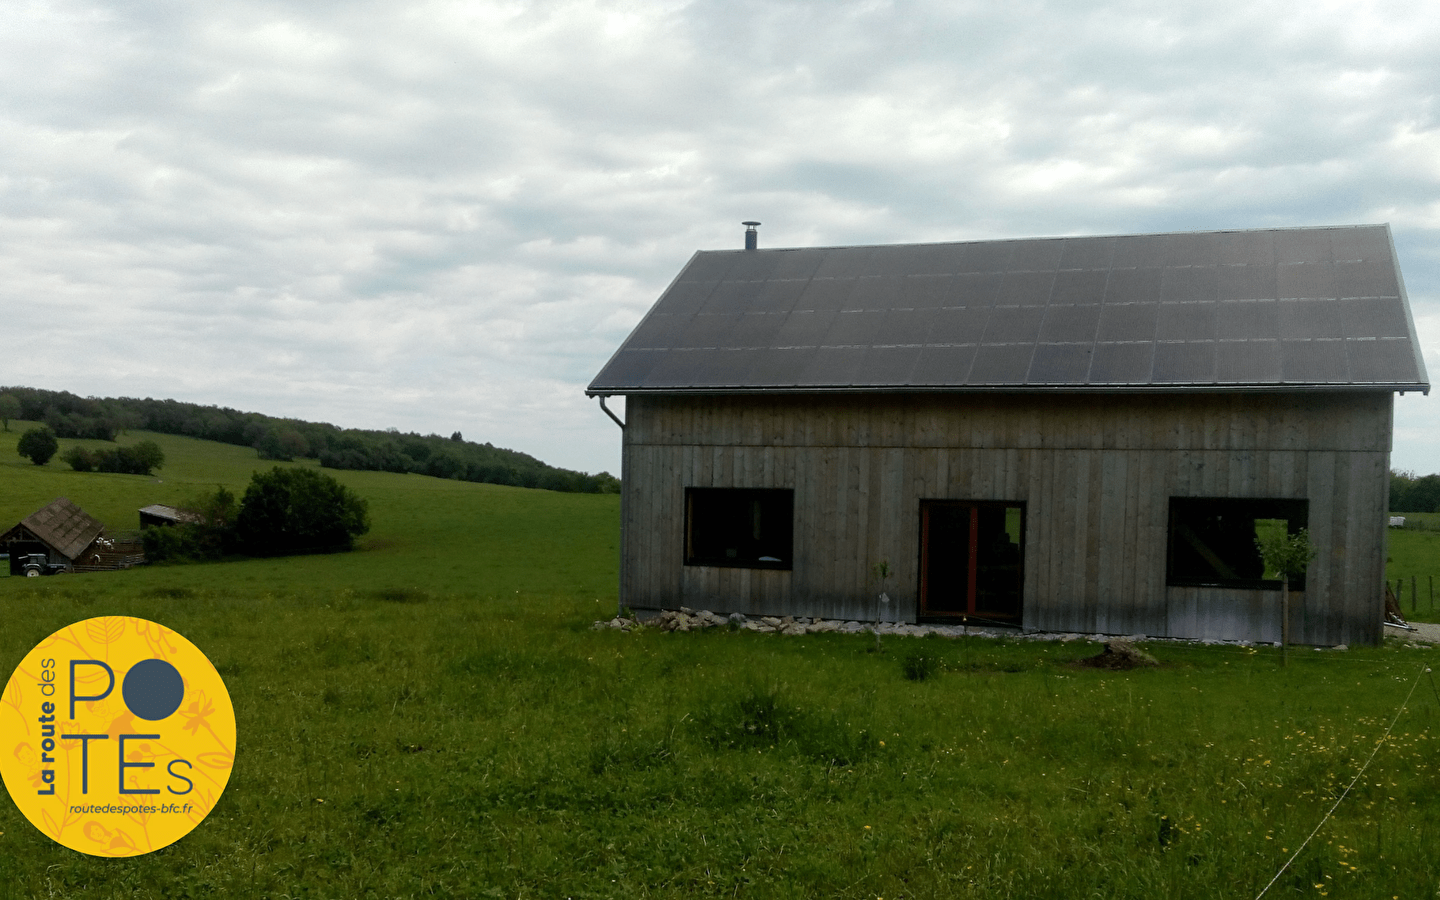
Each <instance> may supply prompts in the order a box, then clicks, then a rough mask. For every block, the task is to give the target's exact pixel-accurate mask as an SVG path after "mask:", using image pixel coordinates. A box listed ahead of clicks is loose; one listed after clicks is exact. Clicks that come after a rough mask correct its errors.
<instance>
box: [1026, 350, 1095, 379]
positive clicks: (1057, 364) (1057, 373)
mask: <svg viewBox="0 0 1440 900" xmlns="http://www.w3.org/2000/svg"><path fill="white" fill-rule="evenodd" d="M1094 349H1095V345H1094V344H1038V345H1036V347H1035V354H1034V356H1033V357H1031V360H1030V372H1029V375H1028V376H1027V377H1026V379H1025V381H1026V382H1027V383H1029V384H1084V383H1085V380H1086V378H1087V377H1088V375H1089V374H1090V357H1091V356H1092V354H1093V353H1094Z"/></svg>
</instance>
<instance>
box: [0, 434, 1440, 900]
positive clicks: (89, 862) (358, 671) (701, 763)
mask: <svg viewBox="0 0 1440 900" xmlns="http://www.w3.org/2000/svg"><path fill="white" fill-rule="evenodd" d="M12 427H14V426H12ZM143 437H150V438H151V439H154V440H156V441H157V442H159V443H161V445H162V447H164V449H165V452H166V454H167V459H168V460H169V462H167V465H166V467H165V468H164V469H163V470H161V472H160V473H159V477H158V478H150V479H145V478H138V477H134V476H115V475H95V474H86V475H79V474H76V473H71V472H68V471H64V467H63V465H61V464H57V463H52V464H51V465H50V466H48V467H46V468H45V469H44V470H39V469H36V468H35V467H33V466H31V465H30V464H29V463H28V462H25V461H23V460H20V459H19V457H14V456H13V449H7V448H6V446H5V445H4V441H5V440H7V439H8V440H11V441H13V435H12V436H3V435H0V521H14V520H17V519H18V518H19V517H21V516H23V515H25V514H27V513H28V512H30V511H33V510H34V509H35V508H38V506H40V505H41V504H43V503H46V502H48V501H49V500H51V499H53V498H54V497H55V496H58V495H61V494H64V495H66V496H69V497H70V498H71V499H73V500H75V501H76V502H78V503H80V504H81V505H82V506H84V507H85V508H86V509H88V510H92V511H93V512H95V514H96V515H97V516H98V517H100V518H102V519H104V520H106V521H107V522H109V523H110V524H111V526H112V528H123V527H133V524H134V521H135V520H134V518H133V517H134V510H135V509H136V508H137V507H138V506H141V505H144V504H146V503H151V502H167V501H174V500H178V499H181V498H183V497H185V496H188V495H190V494H193V493H195V492H197V491H199V490H202V489H208V488H211V487H213V486H214V484H216V483H222V484H227V485H229V486H231V487H232V488H239V487H242V486H243V484H244V483H245V481H246V480H248V477H249V473H250V471H251V470H253V469H255V468H258V467H262V466H268V465H269V464H268V463H261V462H259V461H258V460H256V459H255V458H254V456H253V454H251V453H249V452H248V451H245V450H243V449H238V448H232V447H220V446H218V445H213V444H202V443H199V442H193V441H186V440H185V439H181V438H173V437H165V436H158V435H132V436H130V437H128V438H126V440H138V439H141V438H143ZM66 443H68V442H66ZM7 457H9V458H13V459H14V460H15V461H16V463H18V465H17V464H12V463H11V462H10V461H9V458H7ZM335 474H336V475H337V477H339V478H341V480H343V481H345V483H347V484H349V485H350V486H351V487H353V488H354V489H355V490H356V491H358V492H359V493H360V494H361V495H362V496H365V497H367V498H369V500H370V502H371V505H372V517H373V519H374V522H375V530H374V532H373V533H372V534H371V535H369V536H367V538H366V539H365V542H364V545H363V547H362V549H361V550H360V551H359V552H356V553H352V554H344V555H337V556H315V557H306V558H302V559H292V560H280V561H255V562H230V563H222V564H215V565H206V566H174V567H151V568H148V569H140V570H134V571H131V572H125V573H106V574H99V575H83V576H65V577H58V578H45V579H20V578H9V579H4V580H0V604H3V610H4V615H3V616H0V672H3V673H4V674H7V675H8V673H9V671H10V669H11V668H12V667H13V666H14V665H15V663H16V662H17V661H18V659H19V658H20V657H21V656H22V655H23V654H24V653H25V652H26V651H27V650H28V649H29V648H30V647H31V646H33V645H34V644H35V643H36V642H37V641H39V640H40V639H41V638H43V637H44V636H46V635H48V634H49V633H51V632H52V631H54V630H56V629H57V628H59V627H61V626H63V625H65V624H68V623H70V622H73V621H76V620H78V619H82V618H87V617H91V616H98V615H107V614H127V615H137V616H143V617H146V618H151V619H155V620H157V621H160V622H163V623H165V624H167V625H169V626H171V627H173V628H175V629H176V630H178V631H179V632H180V633H182V634H184V635H186V636H187V637H189V638H190V639H191V640H193V641H194V642H196V643H197V644H198V645H199V646H200V647H201V648H202V649H204V650H205V651H206V652H207V653H208V654H209V656H210V658H211V659H212V660H214V662H215V663H216V665H217V667H218V668H219V670H220V672H221V673H222V674H223V675H224V677H225V680H226V683H227V685H228V687H229V690H230V693H231V696H232V698H233V700H234V703H235V710H236V718H237V724H238V727H239V751H238V758H237V762H236V767H235V771H234V775H233V777H232V779H231V782H230V785H229V787H228V789H227V790H226V793H225V795H224V797H223V798H222V800H221V801H220V804H219V805H218V806H217V808H216V809H215V811H214V812H213V813H212V814H211V815H210V817H209V818H208V819H206V821H205V822H204V824H202V825H201V826H200V827H199V828H198V829H197V830H196V831H195V832H194V833H192V834H190V835H189V836H188V837H186V838H184V839H182V840H181V841H179V842H178V843H176V844H175V845H173V846H171V847H169V848H166V849H165V850H162V851H159V852H157V853H154V854H150V855H148V856H143V857H137V858H133V859H128V860H103V859H95V858H90V857H85V856H82V855H80V854H77V853H74V852H72V851H69V850H67V849H65V848H62V847H60V846H58V845H56V844H53V843H51V842H50V841H48V840H47V839H45V838H44V837H42V836H41V835H40V834H39V833H38V832H37V831H36V830H35V829H34V828H32V827H31V826H30V825H29V824H28V823H27V822H25V821H24V819H23V818H22V817H21V816H20V815H19V814H18V812H17V811H16V810H15V808H14V807H13V805H11V804H10V803H9V801H8V800H6V801H4V802H3V803H0V898H8V897H26V898H29V897H57V896H58V897H68V896H85V897H132V896H133V897H155V898H177V897H202V896H203V897H211V896H233V897H336V898H342V897H344V898H349V897H424V896H437V897H506V898H519V897H570V896H573V897H617V898H619V897H627V898H628V897H680V896H716V897H720V896H724V897H816V898H822V897H824V898H828V897H843V898H875V897H883V898H898V897H936V898H940V897H945V898H949V897H961V898H965V897H975V898H980V897H984V898H995V897H1027V898H1028V897H1057V898H1059V897H1064V898H1076V897H1119V898H1130V897H1135V898H1140V897H1144V898H1156V897H1196V898H1200V897H1205V898H1213V897H1226V898H1229V897H1236V898H1253V897H1255V896H1256V894H1257V893H1258V892H1259V891H1260V889H1261V888H1263V887H1264V886H1265V884H1266V883H1267V882H1269V880H1270V879H1271V877H1272V876H1273V875H1274V874H1275V873H1276V872H1277V871H1278V870H1279V868H1280V866H1281V865H1282V863H1283V862H1284V861H1285V860H1286V859H1287V858H1288V857H1289V855H1290V854H1291V853H1292V852H1293V851H1294V850H1295V849H1296V848H1297V847H1299V846H1300V844H1299V842H1300V841H1302V840H1304V838H1305V837H1306V835H1308V834H1309V833H1310V832H1311V830H1312V829H1314V828H1315V826H1316V825H1317V824H1318V823H1319V822H1320V821H1321V819H1322V817H1323V816H1324V815H1325V813H1326V811H1327V810H1328V809H1329V808H1330V806H1331V804H1332V803H1333V802H1334V799H1335V798H1336V797H1337V796H1339V794H1340V792H1341V791H1342V790H1343V788H1344V786H1345V785H1346V784H1348V783H1349V781H1350V780H1351V779H1352V778H1353V777H1354V775H1355V774H1356V772H1357V771H1359V769H1360V767H1361V766H1362V765H1363V764H1364V763H1365V761H1366V759H1367V758H1368V757H1369V755H1370V753H1371V751H1372V750H1373V749H1374V748H1375V747H1376V746H1377V742H1379V741H1380V739H1381V736H1382V735H1383V734H1384V733H1385V731H1386V728H1387V727H1388V726H1389V725H1390V724H1391V721H1392V719H1394V720H1395V726H1394V731H1393V733H1392V734H1391V737H1390V739H1389V740H1388V741H1385V742H1384V744H1383V746H1382V747H1381V749H1380V750H1379V752H1378V754H1377V755H1376V756H1375V758H1374V762H1373V763H1372V764H1371V767H1370V768H1369V769H1368V770H1367V771H1366V774H1365V777H1364V779H1363V780H1362V781H1361V782H1360V783H1359V784H1357V785H1356V787H1355V788H1354V790H1353V791H1351V793H1350V794H1349V795H1348V796H1347V797H1346V799H1345V800H1344V802H1343V803H1342V804H1341V805H1340V807H1339V809H1338V810H1337V812H1336V813H1335V816H1334V817H1333V818H1332V819H1330V820H1329V822H1328V823H1327V824H1326V826H1325V827H1324V828H1323V829H1321V831H1320V832H1319V834H1318V836H1317V837H1316V839H1315V840H1314V841H1313V842H1312V843H1311V845H1310V846H1309V847H1308V848H1307V849H1306V851H1305V852H1304V853H1303V854H1302V856H1301V857H1300V859H1299V860H1298V862H1297V864H1296V865H1295V867H1294V868H1292V869H1291V870H1290V871H1289V872H1287V873H1286V875H1284V876H1283V877H1282V878H1281V879H1280V881H1279V882H1278V883H1277V884H1276V886H1275V888H1273V889H1272V891H1271V893H1270V894H1269V895H1267V896H1296V895H1304V896H1334V897H1360V898H1372V897H1373V898H1395V897H1406V898H1409V897H1434V896H1436V895H1437V892H1440V854H1436V853H1435V852H1434V849H1433V848H1434V843H1435V840H1436V838H1437V836H1440V803H1437V802H1436V801H1435V799H1434V798H1435V796H1436V792H1437V789H1440V770H1437V768H1436V763H1435V747H1434V746H1433V745H1434V744H1435V743H1436V742H1437V737H1440V735H1437V726H1440V691H1437V689H1436V687H1435V682H1433V681H1431V680H1430V678H1431V676H1429V675H1427V674H1425V669H1426V667H1427V665H1428V663H1429V662H1430V661H1431V660H1432V659H1434V658H1436V657H1437V655H1440V651H1432V650H1420V649H1411V648H1408V647H1402V646H1399V645H1391V646H1387V647H1383V648H1370V649H1356V650H1351V651H1349V652H1337V651H1329V650H1326V651H1314V650H1308V649H1305V650H1293V651H1292V652H1291V654H1290V656H1291V661H1290V666H1289V667H1288V668H1286V669H1281V668H1280V666H1279V655H1278V651H1275V650H1272V649H1269V648H1261V649H1250V648H1239V647H1200V646H1187V645H1179V644H1166V643H1158V642H1157V643H1152V644H1149V645H1147V649H1148V650H1149V651H1150V652H1152V653H1153V654H1155V655H1156V656H1157V657H1159V659H1160V660H1161V662H1162V663H1163V664H1164V665H1163V666H1162V667H1160V668H1157V669H1141V670H1134V671H1129V672H1110V671H1100V670H1092V669H1084V668H1076V667H1075V666H1074V665H1073V663H1074V662H1075V661H1076V660H1077V659H1080V658H1082V657H1085V656H1089V655H1093V654H1094V653H1095V652H1096V650H1097V647H1096V646H1095V645H1094V644H1089V643H1085V642H1076V643H1038V642H1034V643H1032V642H1022V641H996V640H985V639H978V638H976V639H967V640H962V641H944V640H940V639H934V638H927V639H902V638H887V639H886V640H885V643H884V645H883V649H882V650H881V651H880V652H875V650H874V640H873V638H871V637H870V636H868V635H851V636H847V635H834V634H832V635H810V636H806V637H803V638H780V637H775V636H772V635H760V634H753V633H749V632H738V633H731V632H724V631H717V632H706V633H698V632H697V633H688V634H662V633H654V632H648V631H647V632H641V633H637V634H624V633H620V632H615V631H609V630H606V631H599V632H596V631H591V630H589V627H588V626H589V624H590V622H591V621H592V620H594V619H596V618H601V617H604V616H608V615H610V614H611V613H613V610H614V604H615V579H616V549H615V548H616V539H617V528H618V500H617V498H615V497H613V496H593V495H563V494H551V493H546V492H536V491H524V490H520V489H513V488H500V487H492V486H487V485H476V484H462V483H457V482H444V481H436V480H433V479H426V478H421V477H417V476H413V475H412V476H396V475H387V474H383V473H357V472H340V473H335ZM1392 534H1393V533H1392ZM1392 554H1393V550H1392ZM916 655H922V656H927V657H929V658H931V659H933V660H934V666H935V674H934V675H932V676H931V677H929V678H927V679H925V680H920V681H914V680H910V679H908V678H907V677H906V675H905V668H906V665H905V664H906V662H907V659H908V658H910V657H913V656H916ZM914 668H915V666H913V665H912V666H911V669H912V670H913V669H914ZM1412 690H1413V693H1411V692H1412ZM1407 697H1408V704H1406V705H1404V707H1403V709H1402V703H1404V701H1406V699H1407ZM1397 713H1398V719H1397V718H1396V716H1397Z"/></svg>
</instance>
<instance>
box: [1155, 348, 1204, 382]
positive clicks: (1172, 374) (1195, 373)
mask: <svg viewBox="0 0 1440 900" xmlns="http://www.w3.org/2000/svg"><path fill="white" fill-rule="evenodd" d="M1151 377H1152V379H1153V380H1154V381H1155V382H1156V383H1158V384H1167V383H1169V384H1210V383H1213V382H1214V381H1215V344H1214V343H1211V342H1205V343H1194V344H1191V343H1181V342H1172V343H1158V344H1156V345H1155V369H1154V372H1153V373H1152V376H1151Z"/></svg>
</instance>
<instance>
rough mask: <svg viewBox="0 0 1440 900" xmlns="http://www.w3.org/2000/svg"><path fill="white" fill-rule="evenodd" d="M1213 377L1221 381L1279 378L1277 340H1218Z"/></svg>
mask: <svg viewBox="0 0 1440 900" xmlns="http://www.w3.org/2000/svg"><path fill="white" fill-rule="evenodd" d="M1215 380H1216V381H1218V382H1220V383H1222V384H1273V383H1275V382H1277V381H1279V380H1280V342H1279V341H1263V340H1261V341H1220V342H1218V343H1217V344H1216V345H1215Z"/></svg>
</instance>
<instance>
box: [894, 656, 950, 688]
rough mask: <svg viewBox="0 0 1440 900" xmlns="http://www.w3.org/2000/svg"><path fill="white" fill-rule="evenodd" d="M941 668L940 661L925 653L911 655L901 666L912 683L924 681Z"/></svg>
mask: <svg viewBox="0 0 1440 900" xmlns="http://www.w3.org/2000/svg"><path fill="white" fill-rule="evenodd" d="M939 668H940V660H938V659H936V658H935V657H934V656H931V655H928V654H925V653H911V654H910V655H909V656H906V657H905V659H904V661H902V662H901V664H900V670H901V671H902V672H904V673H905V677H906V678H908V679H910V680H911V681H924V680H925V679H927V678H929V677H930V676H931V675H934V674H935V672H936V671H937V670H938V669H939Z"/></svg>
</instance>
